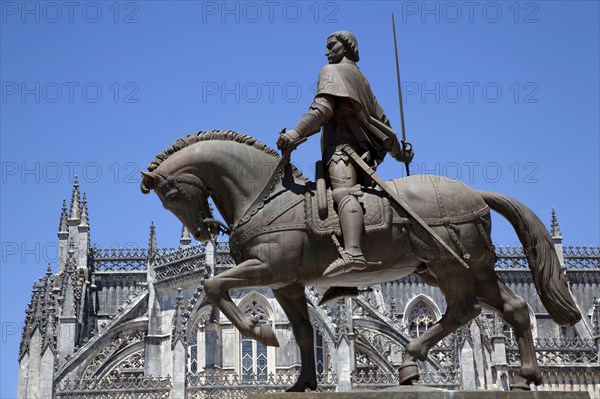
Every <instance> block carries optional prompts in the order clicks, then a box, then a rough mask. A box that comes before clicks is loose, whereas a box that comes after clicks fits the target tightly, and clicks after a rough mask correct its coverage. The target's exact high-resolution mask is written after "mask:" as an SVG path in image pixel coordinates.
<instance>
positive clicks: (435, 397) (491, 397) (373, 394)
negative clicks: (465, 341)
mask: <svg viewBox="0 0 600 399" xmlns="http://www.w3.org/2000/svg"><path fill="white" fill-rule="evenodd" d="M248 399H590V395H589V393H587V392H548V391H510V392H507V391H484V390H472V391H447V390H444V389H436V388H429V387H417V386H413V387H402V386H400V387H394V388H388V389H382V390H378V391H362V390H356V391H351V392H306V393H295V392H294V393H291V392H277V393H256V394H250V395H248Z"/></svg>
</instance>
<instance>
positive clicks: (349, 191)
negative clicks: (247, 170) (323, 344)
mask: <svg viewBox="0 0 600 399" xmlns="http://www.w3.org/2000/svg"><path fill="white" fill-rule="evenodd" d="M325 55H326V56H327V60H328V61H329V64H328V65H326V66H324V67H323V68H322V69H321V71H320V73H319V81H318V84H317V93H316V95H315V99H314V101H313V103H312V105H311V106H310V108H309V110H308V112H307V113H306V114H304V115H303V116H302V117H301V118H300V121H299V122H298V124H297V126H296V127H295V128H294V129H292V130H288V131H287V132H285V133H283V134H282V135H281V136H280V138H279V140H278V141H277V146H278V147H279V149H280V150H282V151H286V150H289V149H291V148H294V147H296V146H297V145H298V144H299V141H300V140H302V139H303V138H306V137H308V136H311V135H313V134H315V133H317V132H318V131H319V130H320V129H321V127H322V128H323V134H322V136H321V150H322V156H323V165H325V169H326V171H327V174H328V177H329V180H330V183H331V187H332V189H333V192H332V196H333V200H334V203H335V205H336V206H337V210H338V214H339V218H340V225H341V230H342V235H343V241H344V251H345V253H346V256H345V257H340V258H338V259H336V260H335V261H334V262H332V263H331V264H330V266H329V267H328V268H327V270H325V272H324V273H323V275H324V276H333V275H337V274H342V273H348V272H350V271H353V270H363V269H364V268H366V267H367V260H366V259H365V257H364V255H363V252H362V248H361V239H362V235H363V231H364V217H363V210H362V207H361V204H360V203H359V201H358V197H360V196H362V195H363V192H362V191H361V186H362V185H363V184H364V181H363V180H364V178H363V176H362V175H363V174H362V173H359V172H361V171H360V170H357V169H356V167H355V166H354V165H353V164H352V162H351V161H350V159H349V158H348V156H347V155H346V154H345V153H343V152H342V151H341V150H340V146H341V145H344V144H349V145H350V146H351V147H352V148H353V149H354V151H356V152H357V153H358V154H359V155H361V157H362V158H363V159H364V160H365V161H366V162H367V163H368V164H369V165H370V166H371V167H373V168H375V167H376V166H377V165H379V164H380V163H381V162H382V161H383V158H384V157H385V154H386V153H387V152H389V153H390V155H391V156H392V157H394V158H395V159H396V160H398V161H400V162H410V161H411V160H412V158H413V156H414V153H413V152H412V150H408V151H407V150H404V149H403V147H402V145H401V144H400V143H399V142H398V139H397V137H396V134H395V132H394V131H393V130H392V128H391V126H390V122H389V120H388V118H387V117H386V115H385V113H384V112H383V109H382V108H381V106H380V105H379V103H378V102H377V99H376V98H375V95H374V94H373V91H372V90H371V86H370V85H369V82H368V80H367V78H366V77H365V76H364V75H363V74H362V72H361V71H360V69H359V68H358V66H357V65H356V63H357V62H358V60H359V55H358V44H357V41H356V38H355V37H354V35H353V34H352V33H351V32H347V31H338V32H334V33H332V34H331V35H330V36H329V37H328V38H327V48H326V51H325Z"/></svg>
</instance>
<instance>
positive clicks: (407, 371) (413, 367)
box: [398, 362, 419, 385]
mask: <svg viewBox="0 0 600 399" xmlns="http://www.w3.org/2000/svg"><path fill="white" fill-rule="evenodd" d="M418 378H419V366H418V365H417V363H415V362H408V363H405V364H401V365H400V368H399V369H398V379H399V381H400V385H412V383H413V381H414V380H416V379H418Z"/></svg>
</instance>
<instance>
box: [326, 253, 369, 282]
mask: <svg viewBox="0 0 600 399" xmlns="http://www.w3.org/2000/svg"><path fill="white" fill-rule="evenodd" d="M345 255H346V256H343V257H341V258H337V259H336V260H334V261H333V262H331V264H330V265H329V267H328V268H327V269H325V271H324V272H323V277H335V276H339V275H340V274H345V273H349V272H351V271H354V270H364V269H366V268H367V266H369V265H370V264H372V263H375V264H377V263H378V262H367V260H366V259H365V257H364V256H363V255H362V254H361V255H350V254H348V253H346V254H345Z"/></svg>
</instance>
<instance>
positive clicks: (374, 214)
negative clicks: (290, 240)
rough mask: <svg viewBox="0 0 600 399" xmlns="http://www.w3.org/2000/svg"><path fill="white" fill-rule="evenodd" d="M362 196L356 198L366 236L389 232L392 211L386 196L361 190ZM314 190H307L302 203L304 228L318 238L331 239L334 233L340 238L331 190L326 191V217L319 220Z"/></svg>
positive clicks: (366, 189)
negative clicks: (362, 211)
mask: <svg viewBox="0 0 600 399" xmlns="http://www.w3.org/2000/svg"><path fill="white" fill-rule="evenodd" d="M362 191H363V192H364V195H363V196H362V197H359V198H358V201H359V202H360V204H361V206H362V207H363V210H364V220H365V230H366V232H367V234H377V233H383V232H386V231H389V229H390V228H391V226H392V209H391V206H390V202H389V200H388V199H387V198H386V194H385V193H384V192H383V191H381V190H376V189H370V188H363V189H362ZM316 195H317V192H316V190H309V191H308V192H307V193H306V197H305V198H306V199H305V201H304V213H305V216H306V227H307V229H308V231H309V233H312V234H315V235H317V236H319V237H331V234H333V233H335V234H336V235H337V236H341V235H342V233H341V228H340V218H339V216H338V213H337V210H336V209H335V208H334V202H333V198H332V197H331V189H329V188H328V189H327V207H328V209H327V217H326V218H325V219H321V217H320V216H319V209H318V205H317V196H316Z"/></svg>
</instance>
